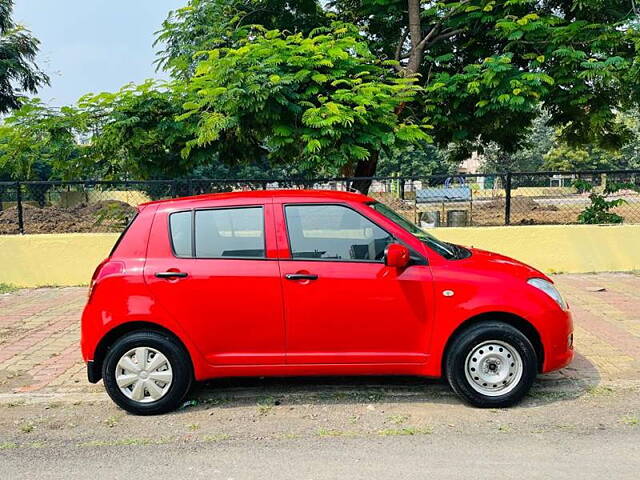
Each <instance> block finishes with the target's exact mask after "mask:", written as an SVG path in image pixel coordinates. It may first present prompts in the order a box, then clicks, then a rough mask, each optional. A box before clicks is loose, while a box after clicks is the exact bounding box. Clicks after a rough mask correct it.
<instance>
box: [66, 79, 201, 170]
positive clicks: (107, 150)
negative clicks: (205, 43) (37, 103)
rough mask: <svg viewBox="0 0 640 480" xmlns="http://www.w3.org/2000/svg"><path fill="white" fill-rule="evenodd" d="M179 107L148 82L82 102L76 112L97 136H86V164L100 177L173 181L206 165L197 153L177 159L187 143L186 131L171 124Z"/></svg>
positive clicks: (162, 87)
mask: <svg viewBox="0 0 640 480" xmlns="http://www.w3.org/2000/svg"><path fill="white" fill-rule="evenodd" d="M185 101H186V97H185V96H184V94H183V93H181V92H180V91H178V90H177V89H175V88H173V86H172V85H171V84H164V83H156V82H152V81H147V82H145V83H143V84H141V85H133V84H131V85H126V86H125V87H123V88H122V89H121V90H119V91H118V92H115V93H100V94H97V95H86V96H84V97H82V98H81V99H80V101H79V103H78V106H79V108H80V109H81V110H82V111H83V112H84V115H86V116H87V117H88V118H90V119H91V128H92V129H93V130H94V131H95V132H99V133H98V134H96V135H93V136H92V141H91V159H92V161H93V163H94V168H97V170H98V171H99V172H101V177H102V178H132V179H140V180H145V179H149V178H177V177H180V176H183V175H185V174H186V173H187V172H188V171H190V170H192V169H193V168H195V167H197V166H198V165H201V164H202V163H204V162H205V161H206V160H208V159H210V157H211V154H212V153H211V152H207V151H205V150H203V149H194V151H193V152H192V155H191V156H190V157H188V158H185V157H183V156H182V155H181V151H182V150H183V149H184V148H185V146H186V145H187V142H188V141H189V140H191V139H192V138H193V133H192V132H193V127H192V125H190V124H189V122H187V121H182V120H178V119H177V118H176V117H177V116H178V115H180V114H181V113H182V112H183V110H182V104H183V103H184V102H185ZM207 157H208V158H207Z"/></svg>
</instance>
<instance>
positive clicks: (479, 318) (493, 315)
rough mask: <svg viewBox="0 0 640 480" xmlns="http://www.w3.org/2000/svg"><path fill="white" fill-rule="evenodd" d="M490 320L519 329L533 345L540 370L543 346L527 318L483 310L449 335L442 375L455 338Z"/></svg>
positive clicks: (443, 358) (542, 361) (537, 333)
mask: <svg viewBox="0 0 640 480" xmlns="http://www.w3.org/2000/svg"><path fill="white" fill-rule="evenodd" d="M490 321H493V322H496V321H497V322H503V323H506V324H507V325H511V326H512V327H514V328H515V329H517V330H519V331H520V332H521V333H522V334H523V335H524V336H526V337H527V338H528V339H529V341H530V342H531V344H532V345H533V348H534V350H535V352H536V358H537V361H538V372H540V371H542V365H543V364H544V347H543V344H542V339H541V338H540V333H539V332H538V330H537V329H536V327H535V326H534V325H533V324H532V323H531V322H529V321H528V320H526V319H524V318H522V317H521V316H519V315H516V314H514V313H510V312H485V313H481V314H479V315H475V316H473V317H471V318H469V319H467V320H465V321H464V322H462V323H461V324H460V325H458V326H457V327H456V329H455V330H454V331H453V333H452V334H451V335H450V336H449V339H448V340H447V343H446V345H445V348H444V352H443V355H442V364H441V368H442V375H443V376H444V375H446V363H447V355H448V354H449V349H450V348H451V345H453V343H454V342H455V340H456V339H457V338H458V337H460V335H462V334H463V333H464V332H465V331H467V330H468V329H469V328H471V327H473V326H474V325H478V324H479V323H483V322H490Z"/></svg>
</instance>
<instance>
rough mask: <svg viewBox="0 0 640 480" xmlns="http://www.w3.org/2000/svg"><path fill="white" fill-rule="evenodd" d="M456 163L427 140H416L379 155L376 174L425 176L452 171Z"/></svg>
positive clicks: (384, 175)
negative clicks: (414, 142)
mask: <svg viewBox="0 0 640 480" xmlns="http://www.w3.org/2000/svg"><path fill="white" fill-rule="evenodd" d="M457 166H458V165H457V164H456V163H452V162H448V161H447V154H446V152H445V151H442V150H440V149H438V148H436V147H435V146H434V145H432V144H430V143H428V142H424V141H421V142H417V143H416V144H413V145H408V146H405V147H404V148H400V149H393V150H391V151H390V152H388V153H387V152H384V153H382V154H381V155H380V163H379V164H378V168H377V171H376V175H380V176H383V177H391V176H400V177H426V176H429V175H439V174H448V173H453V172H455V170H456V169H457Z"/></svg>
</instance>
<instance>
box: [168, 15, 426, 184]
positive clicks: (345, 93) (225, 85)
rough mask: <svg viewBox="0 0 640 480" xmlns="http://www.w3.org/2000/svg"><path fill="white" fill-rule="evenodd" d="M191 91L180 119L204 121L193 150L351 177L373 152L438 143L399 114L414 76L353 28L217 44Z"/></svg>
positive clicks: (269, 34) (413, 91) (414, 88)
mask: <svg viewBox="0 0 640 480" xmlns="http://www.w3.org/2000/svg"><path fill="white" fill-rule="evenodd" d="M189 91H190V92H192V93H193V94H194V95H195V98H194V99H193V100H192V101H191V102H188V103H187V104H185V108H186V109H187V110H188V111H187V113H186V114H185V115H183V116H182V117H180V118H181V119H183V120H186V119H192V118H196V119H197V122H198V125H197V130H196V139H195V141H193V142H190V143H189V145H188V147H187V148H186V149H185V150H184V155H185V156H188V155H189V154H190V152H191V148H193V147H196V146H200V147H202V146H207V145H215V148H216V149H217V150H218V152H219V153H220V155H222V156H223V157H225V156H226V157H230V158H237V159H242V158H245V159H247V158H249V159H251V158H253V159H255V158H261V157H263V156H264V157H266V158H268V159H269V160H270V161H271V162H272V163H291V164H295V165H300V166H301V168H303V169H305V170H314V171H316V172H318V173H319V174H331V173H335V172H344V173H347V172H349V171H353V168H354V165H355V164H356V163H357V162H358V161H363V160H366V159H369V158H370V157H371V155H372V153H375V154H377V152H378V151H380V150H385V149H387V150H388V149H391V148H394V147H399V146H401V145H409V144H412V143H415V142H417V141H429V140H430V137H429V135H428V134H427V133H426V132H425V129H426V128H428V127H427V126H426V125H422V124H418V123H410V122H408V121H405V122H401V121H400V120H399V117H398V113H397V111H398V110H399V108H400V106H401V105H404V104H406V103H408V102H411V101H412V100H413V99H414V97H415V95H416V93H417V92H418V91H419V87H417V86H416V85H415V79H414V78H402V77H397V76H395V75H393V74H391V73H390V72H389V71H388V70H387V69H386V68H385V67H384V66H383V65H382V64H381V62H379V61H378V60H377V59H376V58H375V57H374V56H373V54H372V53H371V52H370V51H369V49H368V47H367V44H366V42H365V41H363V39H362V37H361V36H360V34H359V33H358V31H357V29H356V28H355V27H353V26H351V25H345V24H338V23H336V24H333V25H332V27H331V28H330V29H329V28H327V29H324V28H323V29H317V30H316V31H315V32H313V33H312V34H310V35H308V36H305V35H302V34H295V35H285V34H283V33H281V32H279V31H276V30H272V31H261V32H260V33H257V34H256V35H255V36H254V37H252V38H251V41H243V42H242V43H241V45H240V46H239V47H238V48H221V49H216V50H212V51H210V52H208V54H207V59H206V60H204V61H202V62H201V63H200V64H199V65H198V68H197V70H196V74H195V76H194V78H193V79H192V80H191V82H190V84H189Z"/></svg>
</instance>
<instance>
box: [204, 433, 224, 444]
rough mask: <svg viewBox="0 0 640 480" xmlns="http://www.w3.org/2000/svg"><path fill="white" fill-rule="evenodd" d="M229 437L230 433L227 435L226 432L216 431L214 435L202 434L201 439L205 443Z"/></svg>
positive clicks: (220, 440)
mask: <svg viewBox="0 0 640 480" xmlns="http://www.w3.org/2000/svg"><path fill="white" fill-rule="evenodd" d="M230 438H231V435H228V434H226V433H217V434H215V435H205V436H203V437H202V441H203V442H207V443H216V442H222V441H223V440H229V439H230Z"/></svg>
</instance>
